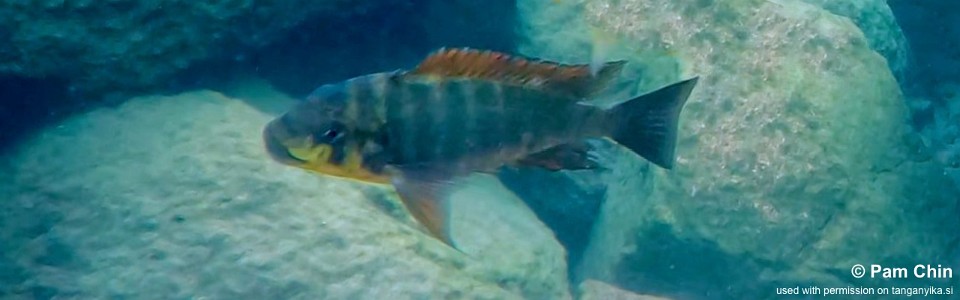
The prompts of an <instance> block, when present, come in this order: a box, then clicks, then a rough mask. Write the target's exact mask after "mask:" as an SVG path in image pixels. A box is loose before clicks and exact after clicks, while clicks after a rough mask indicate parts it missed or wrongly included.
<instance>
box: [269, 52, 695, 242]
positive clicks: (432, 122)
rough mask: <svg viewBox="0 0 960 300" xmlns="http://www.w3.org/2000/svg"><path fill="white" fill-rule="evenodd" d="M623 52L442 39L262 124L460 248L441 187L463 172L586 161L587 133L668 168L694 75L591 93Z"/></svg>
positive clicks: (282, 142)
mask: <svg viewBox="0 0 960 300" xmlns="http://www.w3.org/2000/svg"><path fill="white" fill-rule="evenodd" d="M625 63H626V61H622V60H621V61H610V62H606V63H604V64H603V65H602V67H600V68H599V69H595V67H591V65H592V63H590V64H562V63H559V62H553V61H547V60H539V59H534V58H529V57H524V56H520V55H511V54H507V53H503V52H496V51H490V50H478V49H470V48H441V49H439V50H436V51H434V52H433V53H431V54H429V55H428V56H427V57H426V58H425V59H423V60H422V61H421V62H420V63H419V64H418V65H416V66H415V67H414V68H411V69H400V70H394V71H386V72H380V73H373V74H367V75H361V76H357V77H354V78H350V79H347V80H345V81H341V82H336V83H329V84H324V85H322V86H320V87H318V88H317V89H315V90H314V91H313V92H312V93H310V94H309V95H308V96H307V97H306V99H305V100H304V101H301V102H300V103H298V104H297V105H295V106H294V107H293V108H291V109H290V110H289V111H287V112H286V113H284V114H283V115H282V116H279V117H278V118H276V119H274V120H271V121H270V122H269V123H268V124H267V125H266V126H264V128H263V132H262V138H263V143H264V145H265V149H266V152H267V154H268V155H269V156H270V157H271V158H272V159H273V160H275V161H277V162H279V163H282V164H285V165H289V166H293V167H298V168H301V169H305V170H310V171H313V172H316V173H320V174H324V175H330V176H334V177H339V178H344V179H351V180H357V181H361V182H365V183H371V184H381V185H392V186H393V188H394V190H395V191H396V193H397V194H398V196H399V198H400V200H401V202H402V203H403V205H404V207H405V208H406V209H407V211H408V212H409V213H410V214H411V215H412V217H413V218H414V219H415V220H416V221H417V222H418V223H419V224H421V225H423V227H425V228H426V230H427V232H428V233H429V234H430V235H431V236H433V237H434V238H436V239H438V240H440V241H442V242H443V243H445V244H447V245H449V246H451V247H453V248H454V249H456V248H457V247H456V246H455V243H454V241H453V239H452V237H451V236H450V232H449V215H450V214H449V205H448V204H449V203H448V202H449V201H447V200H448V199H447V198H448V196H449V194H450V193H451V192H452V191H453V190H455V189H456V187H457V185H458V184H459V183H458V182H460V179H463V178H466V177H467V176H470V175H471V174H474V173H488V174H490V173H493V172H496V171H497V170H498V169H499V168H501V167H505V166H519V167H533V168H543V169H546V170H551V171H559V170H585V169H594V168H596V167H597V164H596V163H595V162H594V161H593V160H592V159H591V158H590V154H589V152H590V151H591V148H590V145H589V144H588V143H587V142H586V141H587V140H589V139H592V138H608V139H611V140H613V141H614V142H616V143H618V144H620V145H622V146H624V147H626V148H628V149H630V150H631V151H633V152H634V153H636V154H638V155H639V156H640V157H643V158H645V159H646V160H648V161H650V162H652V163H653V164H655V165H657V166H659V167H662V168H665V169H671V168H672V167H673V166H674V160H675V158H674V155H675V148H676V139H677V127H678V118H679V116H680V112H681V110H682V108H683V106H684V104H685V103H686V101H687V98H689V96H690V94H691V92H692V90H693V88H694V86H695V85H696V83H697V80H698V77H693V78H690V79H686V80H683V81H679V82H676V83H673V84H670V85H667V86H664V87H662V88H659V89H656V90H654V91H652V92H649V93H646V94H644V95H641V96H638V97H635V98H632V99H628V100H624V101H621V102H619V103H616V104H613V105H609V106H606V107H605V106H600V105H595V104H591V102H590V99H591V98H593V97H595V96H597V95H598V94H599V93H600V92H602V90H603V89H604V88H605V87H607V85H609V84H610V82H611V81H613V80H614V79H615V78H616V77H618V76H619V74H620V70H621V69H622V68H623V66H624V64H625Z"/></svg>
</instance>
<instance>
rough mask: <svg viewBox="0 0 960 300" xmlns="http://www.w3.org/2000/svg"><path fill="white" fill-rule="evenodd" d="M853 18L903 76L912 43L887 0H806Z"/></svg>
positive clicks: (874, 45)
mask: <svg viewBox="0 0 960 300" xmlns="http://www.w3.org/2000/svg"><path fill="white" fill-rule="evenodd" d="M803 1H804V2H807V3H810V4H816V5H819V6H821V7H823V8H824V9H826V10H828V11H830V12H832V13H834V14H838V15H841V16H844V17H847V18H850V20H852V21H853V22H854V23H856V24H857V26H858V27H860V30H862V31H863V33H864V35H865V36H866V38H867V41H868V42H870V47H871V48H873V50H876V51H877V52H879V53H880V55H883V57H884V58H886V59H887V64H888V65H889V66H890V69H891V70H893V74H894V75H896V76H897V78H898V79H901V80H902V79H904V78H903V77H904V76H905V75H906V74H905V72H906V68H907V65H908V64H909V61H910V59H909V57H910V45H909V42H908V41H907V37H906V36H905V35H904V34H903V30H902V29H901V28H900V25H899V24H898V23H897V18H896V17H895V16H894V15H893V11H892V10H891V9H890V6H889V5H887V1H886V0H843V1H838V0H803Z"/></svg>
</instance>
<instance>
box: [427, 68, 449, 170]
mask: <svg viewBox="0 0 960 300" xmlns="http://www.w3.org/2000/svg"><path fill="white" fill-rule="evenodd" d="M430 87H431V88H430V96H429V100H428V101H427V103H428V108H429V109H428V111H427V112H428V113H429V115H428V116H427V117H428V118H429V119H430V120H431V122H430V129H431V130H430V131H431V132H432V134H433V139H432V142H431V143H430V144H432V146H433V147H432V148H433V149H432V150H433V155H432V156H431V158H430V160H432V161H437V160H439V161H443V160H445V159H446V158H447V157H446V154H447V149H448V148H449V147H448V145H447V144H448V143H449V139H448V138H447V129H448V128H449V127H448V126H449V124H447V118H446V115H447V113H448V109H449V108H448V107H447V106H448V105H449V104H451V103H452V102H454V101H446V103H444V100H445V99H446V98H447V96H448V95H447V94H448V93H447V91H446V89H447V84H446V81H444V80H441V81H439V82H437V83H436V84H433V85H431V86H430Z"/></svg>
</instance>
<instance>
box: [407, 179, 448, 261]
mask: <svg viewBox="0 0 960 300" xmlns="http://www.w3.org/2000/svg"><path fill="white" fill-rule="evenodd" d="M401 174H402V175H400V176H397V177H396V178H395V179H394V180H393V186H394V188H396V190H397V194H399V195H400V200H401V201H402V202H403V205H404V206H405V207H406V208H407V211H409V212H410V214H411V215H412V216H413V218H414V219H416V220H417V222H420V224H422V225H423V226H424V227H426V228H427V231H429V233H430V235H432V236H433V237H435V238H437V239H439V240H441V241H443V242H444V243H445V244H447V245H449V246H450V247H453V248H454V249H456V248H457V247H456V246H455V244H454V243H453V239H452V238H451V236H450V225H449V224H450V222H449V221H450V220H449V218H450V212H449V205H448V202H449V201H448V200H449V199H448V198H449V194H450V192H451V190H452V188H453V184H451V181H449V178H447V177H445V176H442V175H439V174H437V173H435V172H430V171H424V170H415V171H414V170H406V171H401Z"/></svg>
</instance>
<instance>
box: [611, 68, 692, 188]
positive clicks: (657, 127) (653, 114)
mask: <svg viewBox="0 0 960 300" xmlns="http://www.w3.org/2000/svg"><path fill="white" fill-rule="evenodd" d="M697 79H698V78H697V77H694V78H691V79H687V80H684V81H681V82H677V83H674V84H671V85H668V86H665V87H662V88H660V89H658V90H656V91H653V92H650V93H647V94H644V95H641V96H639V97H636V98H633V99H630V100H627V101H624V102H622V103H620V104H617V105H616V106H614V107H613V108H611V109H610V111H611V114H612V117H613V118H614V120H616V121H617V123H616V126H615V127H614V128H613V133H612V134H611V137H612V138H613V140H614V141H616V142H617V143H619V144H621V145H623V146H625V147H627V148H629V149H630V150H632V151H633V152H636V153H637V154H639V155H640V156H642V157H643V158H645V159H647V160H649V161H650V162H652V163H654V164H656V165H658V166H660V167H662V168H664V169H671V168H673V163H674V152H675V149H676V147H677V121H678V119H679V117H680V111H681V110H682V109H683V104H684V103H686V102H687V98H688V97H690V92H691V91H692V90H693V87H694V86H696V85H697Z"/></svg>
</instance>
